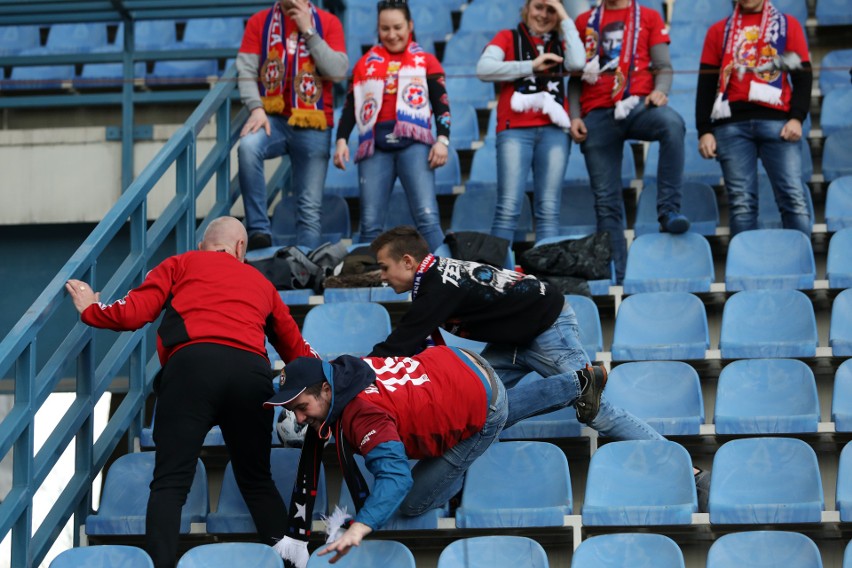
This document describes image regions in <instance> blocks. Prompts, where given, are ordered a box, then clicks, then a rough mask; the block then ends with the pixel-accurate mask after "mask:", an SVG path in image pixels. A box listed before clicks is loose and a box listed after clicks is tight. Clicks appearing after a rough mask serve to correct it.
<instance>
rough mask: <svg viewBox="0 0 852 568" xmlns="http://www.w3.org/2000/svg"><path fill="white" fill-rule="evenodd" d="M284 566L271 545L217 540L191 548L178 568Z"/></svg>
mask: <svg viewBox="0 0 852 568" xmlns="http://www.w3.org/2000/svg"><path fill="white" fill-rule="evenodd" d="M226 566H251V567H252V568H284V561H283V560H282V559H281V556H279V555H278V553H277V552H275V550H273V548H272V547H271V546H269V545H266V544H260V543H258V542H217V543H214V544H202V545H200V546H196V547H194V548H190V549H189V550H188V551H187V552H186V553H185V554H184V555H183V556H182V557H181V559H180V561H179V562H178V564H177V568H217V567H218V568H225V567H226Z"/></svg>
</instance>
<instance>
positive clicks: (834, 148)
mask: <svg viewBox="0 0 852 568" xmlns="http://www.w3.org/2000/svg"><path fill="white" fill-rule="evenodd" d="M13 71H14V70H13ZM850 147H852V128H847V129H845V130H840V131H838V132H835V133H834V134H832V135H831V136H828V137H826V139H825V144H824V145H823V147H822V175H823V176H824V177H825V181H827V182H831V181H834V180H836V179H837V178H839V177H843V176H849V175H852V158H850V156H849V148H850Z"/></svg>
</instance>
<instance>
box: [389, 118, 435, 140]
mask: <svg viewBox="0 0 852 568" xmlns="http://www.w3.org/2000/svg"><path fill="white" fill-rule="evenodd" d="M393 134H394V136H396V137H397V138H411V139H413V140H417V141H418V142H423V143H424V144H428V145H429V146H431V145H432V144H434V143H435V137H434V136H432V129H431V128H424V127H422V126H420V125H419V124H415V123H413V122H403V121H401V120H397V121H396V124H395V125H394V127H393Z"/></svg>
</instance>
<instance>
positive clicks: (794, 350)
mask: <svg viewBox="0 0 852 568" xmlns="http://www.w3.org/2000/svg"><path fill="white" fill-rule="evenodd" d="M817 341H818V336H817V328H816V317H815V315H814V307H813V305H812V304H811V301H810V300H809V299H808V297H807V296H805V295H804V294H803V293H802V292H799V291H798V290H746V291H743V292H737V293H736V294H734V295H733V296H731V297H730V298H728V299H727V301H726V302H725V307H724V309H723V311H722V331H721V338H720V341H719V346H720V348H721V351H722V358H723V359H756V358H763V357H813V356H814V355H816V347H817Z"/></svg>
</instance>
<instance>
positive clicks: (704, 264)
mask: <svg viewBox="0 0 852 568" xmlns="http://www.w3.org/2000/svg"><path fill="white" fill-rule="evenodd" d="M715 278H716V276H715V270H714V268H713V254H712V253H711V252H710V243H708V242H707V239H705V238H704V237H702V236H701V235H699V234H697V233H684V234H682V235H672V234H670V233H648V234H645V235H642V236H640V237H639V238H637V239H636V240H635V241H633V244H632V245H630V250H629V251H628V253H627V268H626V269H625V273H624V293H625V294H636V293H638V292H709V291H710V284H712V283H713V281H714V280H715Z"/></svg>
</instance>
